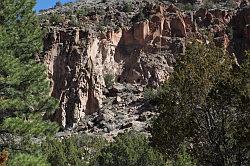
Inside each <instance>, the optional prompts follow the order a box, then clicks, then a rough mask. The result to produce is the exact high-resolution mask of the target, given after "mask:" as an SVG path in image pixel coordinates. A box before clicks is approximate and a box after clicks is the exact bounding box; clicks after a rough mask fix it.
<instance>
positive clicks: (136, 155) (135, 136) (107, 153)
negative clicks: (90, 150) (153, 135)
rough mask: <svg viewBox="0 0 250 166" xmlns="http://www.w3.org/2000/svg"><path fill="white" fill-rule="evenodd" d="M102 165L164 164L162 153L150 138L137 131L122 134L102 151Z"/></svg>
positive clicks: (142, 165) (162, 165) (146, 165)
mask: <svg viewBox="0 0 250 166" xmlns="http://www.w3.org/2000/svg"><path fill="white" fill-rule="evenodd" d="M97 160H98V163H99V164H100V165H101V166H119V165H120V166H123V165H124V166H125V165H126V166H164V165H165V161H164V159H163V157H162V155H161V154H160V153H158V152H157V151H155V150H154V149H153V148H152V147H150V146H149V144H148V139H147V138H146V137H145V136H144V135H142V134H140V133H137V132H128V133H125V134H120V135H118V136H117V137H116V138H115V142H113V143H111V144H110V146H108V147H106V148H104V149H103V150H102V151H101V155H100V156H99V157H98V159H97Z"/></svg>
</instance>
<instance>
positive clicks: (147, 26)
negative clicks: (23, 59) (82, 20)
mask: <svg viewBox="0 0 250 166" xmlns="http://www.w3.org/2000/svg"><path fill="white" fill-rule="evenodd" d="M110 10H111V9H107V11H110ZM249 11H250V8H249V6H246V7H242V8H239V9H238V10H237V12H234V11H232V10H226V9H223V10H221V9H212V10H208V9H205V8H200V9H199V10H197V11H189V12H184V11H181V10H179V9H178V8H177V7H175V6H174V5H165V4H161V5H159V4H151V3H145V5H144V6H143V7H142V10H140V11H138V12H134V13H133V14H132V16H130V17H129V16H126V18H127V19H128V18H131V21H128V22H129V24H127V25H123V26H120V27H118V28H115V29H112V28H110V29H108V30H105V31H97V30H96V29H95V30H92V29H89V28H86V27H82V26H76V27H70V26H65V24H60V25H59V26H50V27H49V28H48V33H47V35H46V36H45V38H44V45H45V46H44V55H43V56H42V59H43V61H44V63H45V64H46V65H47V67H48V77H49V79H50V80H51V85H52V89H51V95H52V96H54V97H55V98H57V99H59V101H60V108H59V109H58V110H56V111H55V114H54V117H53V119H54V120H56V121H57V122H59V123H60V124H61V125H62V126H63V127H72V126H74V125H75V124H77V123H79V122H80V121H81V119H84V118H85V116H88V115H91V114H93V113H95V112H98V113H99V114H101V112H102V110H103V108H104V107H105V103H106V102H104V101H106V100H107V99H108V98H109V97H110V96H108V95H107V94H110V93H107V91H109V92H112V87H108V83H107V77H110V81H111V82H116V83H120V84H134V85H138V86H139V87H146V86H147V87H158V86H159V85H160V84H162V83H163V82H164V81H165V80H167V79H168V77H169V75H170V74H171V72H173V64H174V63H175V58H176V56H181V55H182V54H184V53H185V40H186V39H187V38H197V39H198V40H201V41H204V42H206V41H208V37H207V36H206V35H204V33H203V31H209V32H210V33H211V34H212V37H213V39H214V42H215V43H216V44H217V45H218V46H220V47H223V48H224V49H227V50H231V52H235V51H234V47H233V45H234V44H237V42H239V43H241V46H242V48H241V49H240V51H241V52H240V53H237V55H238V54H239V55H240V56H243V54H242V51H243V50H246V49H249V48H250V44H249V43H250V42H249V41H250V26H249V25H250V17H249V16H250V13H249ZM112 14H113V15H112ZM94 15H95V18H98V19H94V22H95V21H96V20H99V22H100V20H101V19H102V18H106V17H105V16H98V14H96V13H95V14H94ZM142 15H143V19H141V17H142ZM106 16H110V17H111V18H114V19H116V18H115V16H117V13H112V12H111V13H110V12H107V13H106ZM113 16H114V17H113ZM120 16H121V17H122V14H120ZM86 17H87V18H88V20H89V19H90V17H91V18H93V14H90V15H88V16H86ZM119 19H121V20H123V18H120V17H119ZM92 21H93V20H92ZM86 24H87V23H86ZM231 27H232V28H233V32H234V33H233V36H232V37H233V38H232V37H230V31H229V30H230V28H231ZM237 51H238V50H237ZM108 88H111V89H108ZM116 91H117V88H116ZM142 91H143V89H142ZM142 91H141V93H142ZM140 97H141V96H140ZM140 97H138V98H140ZM117 100H118V103H119V101H120V99H117ZM122 100H124V99H122ZM136 101H137V100H136ZM138 102H141V100H138ZM126 103H127V102H125V105H123V107H124V108H130V106H129V105H128V104H126ZM123 107H122V108H123ZM133 109H134V107H133V108H131V110H133ZM111 111H112V110H111ZM106 112H107V111H106ZM108 112H110V111H108Z"/></svg>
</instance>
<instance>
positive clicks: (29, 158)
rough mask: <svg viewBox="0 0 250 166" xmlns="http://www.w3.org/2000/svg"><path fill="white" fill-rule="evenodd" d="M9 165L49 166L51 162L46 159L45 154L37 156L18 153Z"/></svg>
mask: <svg viewBox="0 0 250 166" xmlns="http://www.w3.org/2000/svg"><path fill="white" fill-rule="evenodd" d="M8 165H11V166H35V165H39V166H49V165H50V164H49V163H48V162H47V161H46V160H45V158H44V157H43V156H35V155H29V154H21V153H20V154H16V155H15V156H13V158H10V160H9V161H8Z"/></svg>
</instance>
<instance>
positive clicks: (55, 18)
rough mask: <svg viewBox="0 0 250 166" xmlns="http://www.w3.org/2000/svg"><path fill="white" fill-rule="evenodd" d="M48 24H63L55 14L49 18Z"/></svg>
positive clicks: (60, 17) (59, 16)
mask: <svg viewBox="0 0 250 166" xmlns="http://www.w3.org/2000/svg"><path fill="white" fill-rule="evenodd" d="M49 21H50V23H51V24H53V25H59V24H60V23H62V22H63V18H62V16H61V15H60V14H57V13H53V14H52V15H51V16H50V20H49Z"/></svg>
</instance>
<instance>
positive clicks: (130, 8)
mask: <svg viewBox="0 0 250 166" xmlns="http://www.w3.org/2000/svg"><path fill="white" fill-rule="evenodd" d="M132 11H133V4H132V2H131V1H130V2H124V3H123V12H132Z"/></svg>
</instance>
